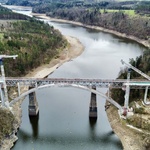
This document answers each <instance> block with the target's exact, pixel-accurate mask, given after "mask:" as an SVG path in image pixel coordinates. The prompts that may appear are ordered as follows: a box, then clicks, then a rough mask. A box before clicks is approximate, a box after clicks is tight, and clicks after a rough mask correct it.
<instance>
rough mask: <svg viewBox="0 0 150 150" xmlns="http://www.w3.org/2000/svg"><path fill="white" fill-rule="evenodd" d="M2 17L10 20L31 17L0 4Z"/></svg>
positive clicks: (0, 17)
mask: <svg viewBox="0 0 150 150" xmlns="http://www.w3.org/2000/svg"><path fill="white" fill-rule="evenodd" d="M0 19H3V20H4V19H5V20H8V19H17V20H18V19H19V20H20V19H21V20H27V19H29V17H28V16H26V15H22V14H19V13H15V12H13V11H12V10H10V9H8V8H5V7H2V6H0Z"/></svg>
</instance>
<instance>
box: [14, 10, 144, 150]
mask: <svg viewBox="0 0 150 150" xmlns="http://www.w3.org/2000/svg"><path fill="white" fill-rule="evenodd" d="M18 12H19V13H25V14H29V12H30V11H18ZM44 21H46V22H47V23H49V24H50V25H53V26H54V28H56V29H58V30H60V32H61V33H62V34H64V35H69V36H73V37H76V38H78V39H79V40H80V41H81V43H82V44H83V45H84V47H85V50H84V52H83V53H82V54H81V55H80V56H79V57H77V58H75V59H73V60H72V61H69V62H66V63H65V64H63V65H62V66H61V67H59V68H58V69H57V70H56V71H55V72H54V73H52V74H51V75H50V76H49V78H51V77H54V78H56V77H60V78H63V77H64V78H99V79H102V78H103V79H115V78H117V76H118V74H119V71H120V69H121V68H123V67H124V66H122V64H121V62H120V60H121V59H123V60H124V61H126V62H129V59H130V58H136V57H137V56H140V55H142V53H143V51H144V50H146V48H145V47H143V46H142V45H140V44H138V43H136V42H134V41H131V40H127V39H124V38H120V37H117V36H114V35H112V34H109V33H104V32H100V31H96V30H92V29H87V28H83V27H80V26H75V25H71V24H67V23H58V22H51V21H48V20H44ZM98 90H99V91H101V92H103V93H106V92H107V89H98ZM36 96H37V99H38V103H39V109H40V112H39V117H38V118H31V119H30V118H29V116H28V97H26V98H25V100H24V102H23V104H22V110H23V112H22V123H21V127H20V129H19V132H18V133H17V136H18V138H19V140H18V141H17V142H16V143H15V146H14V147H13V148H12V150H20V149H21V150H122V149H123V148H122V144H121V142H120V140H119V138H118V137H117V135H115V134H114V133H113V132H112V129H111V127H110V124H109V122H108V119H107V115H106V112H105V109H104V105H105V99H103V98H101V97H99V96H97V105H98V119H97V122H96V123H95V124H93V123H90V122H89V117H88V115H89V114H88V111H89V103H90V93H89V92H87V91H83V90H81V89H74V88H47V89H43V90H40V91H38V92H37V93H36ZM112 113H113V112H112Z"/></svg>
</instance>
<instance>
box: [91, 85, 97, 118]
mask: <svg viewBox="0 0 150 150" xmlns="http://www.w3.org/2000/svg"><path fill="white" fill-rule="evenodd" d="M92 89H94V90H96V87H95V86H93V87H92ZM89 118H90V119H97V102H96V94H95V93H91V101H90V106H89Z"/></svg>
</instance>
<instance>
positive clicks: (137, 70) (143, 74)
mask: <svg viewBox="0 0 150 150" xmlns="http://www.w3.org/2000/svg"><path fill="white" fill-rule="evenodd" d="M121 62H122V64H125V65H126V66H128V67H129V68H132V69H133V70H134V71H136V72H137V73H139V74H140V75H142V76H143V77H145V78H146V79H148V80H150V77H149V76H148V75H146V74H145V73H143V72H142V71H141V70H139V69H137V68H135V67H134V66H132V65H130V64H127V63H126V62H125V61H123V60H121Z"/></svg>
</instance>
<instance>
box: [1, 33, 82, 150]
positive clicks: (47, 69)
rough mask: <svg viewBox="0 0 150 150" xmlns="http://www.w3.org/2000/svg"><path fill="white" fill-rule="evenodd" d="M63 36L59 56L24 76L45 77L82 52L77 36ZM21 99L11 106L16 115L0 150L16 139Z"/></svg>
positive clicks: (23, 89) (9, 145)
mask: <svg viewBox="0 0 150 150" xmlns="http://www.w3.org/2000/svg"><path fill="white" fill-rule="evenodd" d="M63 36H64V35H63ZM64 37H65V38H66V39H67V41H68V44H69V45H68V46H67V47H66V48H65V49H63V50H62V51H61V52H60V53H59V58H57V59H54V58H53V59H52V60H51V61H50V62H49V64H43V65H40V66H39V67H37V68H35V69H33V70H32V71H30V72H29V73H28V74H27V75H26V76H25V77H34V78H38V77H39V78H45V77H47V76H48V75H49V74H51V73H53V72H54V71H55V70H56V69H57V68H58V67H60V66H61V65H63V64H64V63H65V62H67V61H70V60H72V59H74V58H76V57H78V56H79V55H81V54H82V52H83V51H84V46H83V45H82V43H81V42H80V41H79V40H78V39H77V38H75V37H71V36H64ZM26 90H28V87H22V89H21V93H23V92H25V91H26ZM16 94H17V93H15V94H14V96H17V95H16ZM23 100H24V98H22V99H21V100H20V101H18V102H17V103H16V104H15V105H14V106H13V108H12V112H13V114H14V115H15V116H16V117H15V118H16V122H15V123H14V131H13V133H12V134H11V135H10V137H9V138H5V139H4V140H3V144H2V145H1V147H0V150H9V149H11V148H12V147H13V146H14V144H15V142H16V141H17V140H18V137H17V136H16V134H17V132H18V130H19V127H20V125H21V119H22V110H21V104H22V102H23Z"/></svg>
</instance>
